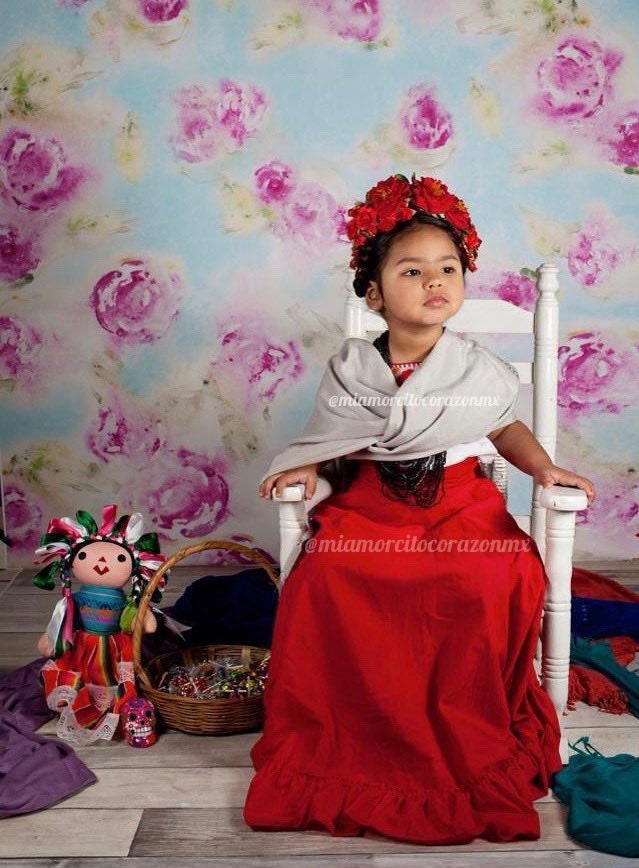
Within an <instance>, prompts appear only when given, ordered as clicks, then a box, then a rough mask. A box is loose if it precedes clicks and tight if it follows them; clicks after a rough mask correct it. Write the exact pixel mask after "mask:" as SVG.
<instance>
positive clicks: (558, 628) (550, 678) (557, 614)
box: [541, 509, 575, 724]
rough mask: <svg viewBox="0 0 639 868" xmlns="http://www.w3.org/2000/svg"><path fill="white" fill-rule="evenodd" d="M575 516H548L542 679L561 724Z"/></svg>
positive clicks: (565, 694) (567, 665)
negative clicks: (546, 585)
mask: <svg viewBox="0 0 639 868" xmlns="http://www.w3.org/2000/svg"><path fill="white" fill-rule="evenodd" d="M574 538H575V513H574V512H569V511H566V512H561V511H559V510H553V509H549V510H548V511H547V514H546V559H545V567H546V573H547V575H548V580H549V581H548V587H547V588H546V598H545V602H544V616H543V620H542V657H541V680H542V685H543V687H544V689H545V690H546V691H547V693H548V695H549V696H550V698H551V699H552V702H553V705H554V706H555V709H556V710H557V716H558V717H559V722H560V724H561V722H562V720H561V718H562V715H563V713H564V711H565V708H566V702H567V699H568V676H569V669H570V608H571V607H570V603H571V599H570V592H571V586H570V582H571V578H572V551H573V542H574Z"/></svg>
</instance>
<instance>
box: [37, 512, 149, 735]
mask: <svg viewBox="0 0 639 868" xmlns="http://www.w3.org/2000/svg"><path fill="white" fill-rule="evenodd" d="M165 560H166V558H165V556H164V555H162V554H160V549H159V543H158V538H157V534H155V533H143V519H142V516H141V515H140V513H133V514H132V515H123V516H121V517H120V518H118V517H117V508H116V506H115V505H114V504H108V505H106V506H104V507H103V509H102V516H101V520H100V524H99V525H98V524H97V522H96V521H95V519H94V518H93V517H92V516H91V515H90V514H89V513H88V512H85V511H83V510H79V511H78V512H76V515H75V520H74V519H72V518H68V517H63V518H52V519H51V520H50V522H49V525H48V527H47V532H46V533H45V534H44V536H43V537H42V539H41V540H40V547H39V548H38V549H37V550H36V557H35V563H37V564H44V565H45V566H44V567H43V569H41V570H40V572H38V573H37V575H36V576H35V577H34V579H33V582H34V584H35V585H36V586H37V587H39V588H45V589H46V590H52V589H53V587H54V586H55V577H56V576H57V575H59V576H60V578H61V584H62V599H61V600H60V601H59V602H58V604H57V605H56V607H55V609H54V611H53V615H52V617H51V620H50V622H49V625H48V627H47V630H46V633H44V635H43V636H42V637H41V638H40V640H39V642H38V651H39V652H40V653H41V654H42V655H43V656H47V657H50V658H51V659H49V660H48V661H47V662H46V663H45V664H44V666H43V667H42V671H41V679H42V683H43V686H44V691H45V695H46V700H47V705H48V706H49V708H51V709H52V710H53V711H56V712H59V714H60V718H59V721H58V728H57V733H58V735H59V736H60V738H63V739H65V740H66V741H70V742H72V743H75V744H88V743H90V742H93V741H96V740H97V739H105V740H109V739H111V738H112V737H113V735H114V734H115V733H116V732H118V733H119V734H121V733H122V731H123V728H122V727H120V726H119V724H120V715H121V712H122V710H123V708H124V706H125V705H126V703H127V702H128V701H129V700H132V699H135V698H136V696H137V694H136V690H135V678H134V672H133V655H132V644H131V633H132V632H133V628H134V626H135V620H136V618H137V607H138V605H139V602H140V599H141V597H142V594H143V592H144V589H145V587H146V586H147V584H148V582H149V580H150V579H151V577H152V576H153V574H154V572H155V571H156V570H157V569H158V568H159V567H160V565H161V564H162V563H163V562H164V561H165ZM129 581H130V582H131V590H130V591H129V593H128V594H125V588H126V586H127V584H128V583H129ZM72 583H76V584H75V590H73V591H72ZM165 583H166V575H164V576H163V577H162V579H161V580H160V582H159V584H158V587H157V588H156V590H155V591H154V594H153V597H152V599H151V602H152V603H158V602H159V601H160V600H161V598H162V593H163V590H164V586H165ZM156 626H157V622H156V618H155V615H154V614H153V612H152V611H151V608H149V609H148V610H147V612H146V616H145V620H144V628H143V629H144V632H145V633H152V632H154V631H155V629H156Z"/></svg>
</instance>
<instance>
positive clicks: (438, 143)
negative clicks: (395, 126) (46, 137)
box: [400, 84, 453, 150]
mask: <svg viewBox="0 0 639 868" xmlns="http://www.w3.org/2000/svg"><path fill="white" fill-rule="evenodd" d="M400 123H401V127H402V130H403V132H404V135H405V137H406V140H407V142H408V143H409V144H410V145H412V147H414V148H418V149H419V150H426V149H429V148H439V147H442V146H443V145H445V144H446V142H447V141H448V140H449V139H450V137H451V136H452V134H453V122H452V118H451V116H450V114H449V113H448V112H447V111H446V109H444V108H442V106H440V105H439V103H438V102H437V101H436V100H435V99H434V97H433V93H432V91H431V89H430V88H428V87H427V86H426V85H422V84H417V85H414V86H413V87H411V88H409V90H408V93H407V95H406V99H405V100H404V106H403V108H402V111H401V114H400Z"/></svg>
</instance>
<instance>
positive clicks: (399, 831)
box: [244, 458, 562, 844]
mask: <svg viewBox="0 0 639 868" xmlns="http://www.w3.org/2000/svg"><path fill="white" fill-rule="evenodd" d="M360 463H361V467H360V468H359V473H358V476H357V477H356V479H355V480H354V481H353V482H352V483H351V484H350V486H349V488H348V490H347V491H346V492H344V493H341V494H333V495H331V497H329V498H328V499H327V500H325V501H323V502H322V503H320V504H319V505H318V506H317V507H316V508H315V510H314V512H313V514H312V516H313V521H312V528H313V532H312V540H313V546H314V547H315V550H314V551H311V550H310V549H309V546H308V543H307V548H306V550H305V551H304V552H303V553H302V554H301V556H300V557H299V558H298V560H297V562H296V564H295V566H294V567H293V569H292V570H291V573H290V575H289V577H288V579H287V580H286V582H285V584H284V586H283V588H282V593H281V596H280V600H279V604H278V609H277V615H276V619H275V624H274V630H273V640H272V647H271V662H270V667H269V679H268V682H267V686H266V689H265V693H264V708H265V721H264V729H263V732H262V734H261V736H260V738H259V739H258V741H257V742H256V743H255V745H254V746H253V749H252V750H251V760H252V762H253V766H254V769H255V774H254V776H253V778H252V780H251V783H250V786H249V789H248V793H247V796H246V801H245V805H244V819H245V821H246V823H247V824H248V825H249V826H250V827H251V828H253V829H256V830H262V831H279V830H302V829H316V830H325V831H328V832H330V834H331V835H334V836H346V835H350V836H352V835H363V834H364V833H365V832H367V831H370V832H373V833H377V834H380V835H383V836H385V837H388V838H393V839H397V840H400V841H408V842H413V843H420V844H464V843H469V842H470V841H472V840H473V839H474V838H476V837H480V838H484V839H486V840H488V841H515V840H519V839H530V840H535V839H537V838H539V835H540V825H539V817H538V814H537V812H536V810H535V808H534V806H533V804H532V802H533V801H534V800H536V799H538V798H540V797H542V796H545V795H546V794H547V792H548V788H549V786H550V782H551V778H552V775H553V774H554V773H555V772H556V771H558V770H559V769H560V768H561V767H562V763H561V759H560V756H559V740H560V729H559V723H558V720H557V714H556V712H555V709H554V706H553V705H552V702H551V700H550V698H549V696H548V695H547V694H546V692H545V691H544V690H543V688H542V687H541V685H540V683H539V679H538V677H537V674H536V672H535V670H534V668H533V658H534V655H535V650H536V645H537V638H538V635H539V628H540V622H541V613H542V605H543V601H544V592H545V587H546V581H547V578H546V574H545V571H544V567H543V563H542V561H541V558H540V556H539V552H538V550H537V548H536V546H535V543H534V541H533V540H532V539H531V537H529V536H528V535H527V534H526V533H524V532H523V531H521V530H520V529H519V527H518V526H517V524H516V522H515V520H514V519H513V518H512V516H510V514H509V513H508V512H507V511H506V509H505V506H504V501H503V498H502V496H501V494H500V493H499V491H498V490H497V488H496V486H495V485H494V483H493V482H491V481H490V480H488V479H487V478H486V477H484V476H483V475H482V473H481V470H480V468H479V465H478V462H477V460H476V459H475V458H467V459H466V460H464V461H462V462H459V463H458V464H453V465H450V466H449V467H447V468H445V470H444V478H443V496H441V497H440V499H439V501H438V502H437V503H436V504H434V505H433V506H431V507H429V508H420V507H417V506H413V505H410V504H408V503H406V502H402V501H396V500H391V499H390V498H388V497H386V496H385V495H384V494H383V493H382V491H381V485H380V481H379V478H378V476H377V471H376V469H375V467H374V465H373V462H372V461H362V462H360ZM322 540H324V541H327V542H324V543H323V544H322V543H321V541H322ZM349 540H350V541H351V542H350V543H349V544H348V545H347V541H349ZM354 540H360V541H362V542H360V543H358V544H357V545H359V547H360V550H359V551H357V550H356V549H355V544H354V543H353V541H354ZM328 541H332V542H328ZM491 541H493V542H492V543H491ZM382 543H383V544H382ZM349 548H350V550H348V549H349ZM411 548H412V550H411ZM402 549H403V550H402Z"/></svg>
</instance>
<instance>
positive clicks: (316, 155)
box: [0, 0, 639, 565]
mask: <svg viewBox="0 0 639 868" xmlns="http://www.w3.org/2000/svg"><path fill="white" fill-rule="evenodd" d="M638 38H639V4H637V3H636V0H488V2H486V0H436V2H432V3H431V2H424V0H402V2H399V0H282V2H280V0H275V2H268V3H264V2H261V0H21V2H20V3H5V4H3V10H2V31H1V33H0V49H1V56H0V390H1V402H2V412H1V422H0V438H1V440H0V443H1V448H2V481H3V497H4V516H5V521H6V532H7V534H8V535H9V536H10V538H11V539H12V541H13V547H12V548H11V549H10V550H9V551H8V553H7V558H8V563H9V565H21V564H28V563H30V561H31V558H32V552H33V548H34V547H35V546H36V545H37V542H38V538H39V535H40V534H41V533H42V531H43V529H44V527H45V526H46V522H47V520H48V518H49V517H50V516H52V515H62V514H69V513H71V512H73V511H75V510H76V509H78V508H84V509H88V510H90V511H94V512H97V511H98V510H99V508H100V506H101V505H102V504H103V503H105V502H110V501H113V502H117V503H118V505H119V506H120V507H121V508H122V509H127V510H129V509H136V510H140V511H141V512H143V513H144V515H145V517H146V519H147V522H148V525H149V526H151V527H153V528H155V529H156V530H157V531H158V532H159V534H160V535H161V538H162V540H163V549H164V550H165V551H171V550H175V549H176V548H178V547H180V546H182V545H184V544H187V543H191V542H196V541H198V540H200V539H201V538H203V537H216V538H220V537H224V538H230V539H234V540H236V541H239V542H245V543H247V544H248V545H251V546H257V547H259V548H260V549H262V550H263V551H265V552H267V553H268V554H269V556H271V557H273V558H274V559H276V557H277V546H278V538H277V525H276V515H275V512H276V509H275V508H274V507H273V506H272V504H268V503H266V502H264V501H262V500H261V499H260V498H259V497H258V496H257V493H256V485H257V481H258V479H259V477H260V476H261V475H262V473H263V472H264V471H265V469H266V468H267V467H268V465H269V463H270V461H271V458H272V457H273V455H274V454H275V453H277V452H279V451H280V450H281V449H282V448H283V447H284V446H285V445H286V443H287V442H288V441H289V440H290V439H291V438H292V437H293V436H294V434H295V433H297V432H298V431H299V430H300V429H301V427H302V426H303V424H304V422H305V421H306V418H307V417H308V415H309V413H310V411H311V408H312V403H313V398H314V394H315V389H316V387H317V384H318V383H319V379H320V377H321V374H322V371H323V368H324V364H325V362H326V360H327V358H328V357H329V356H330V355H331V354H332V353H334V352H336V351H337V349H338V348H339V346H340V344H341V342H342V340H343V334H342V330H341V322H342V299H343V295H344V291H345V289H344V288H345V285H346V281H347V280H348V274H349V272H348V270H347V262H348V258H349V257H348V246H347V243H346V238H345V232H344V221H345V211H346V209H347V208H348V207H350V205H351V204H352V203H353V202H354V201H355V200H357V199H358V198H361V196H362V194H363V192H364V191H365V190H366V189H367V188H368V187H369V186H370V185H371V184H372V183H374V182H375V181H376V180H378V179H379V178H382V177H386V176H387V175H389V174H391V173H393V172H402V173H404V174H407V175H410V174H411V173H412V172H416V173H418V174H420V173H421V174H434V175H436V176H438V177H441V178H442V179H443V180H444V181H445V182H446V183H447V184H449V185H450V187H451V189H453V190H454V191H455V192H456V193H457V194H458V195H460V196H461V197H462V198H463V199H464V200H465V202H466V203H467V205H468V207H469V209H470V211H471V214H472V216H473V220H474V222H475V224H476V225H477V227H478V231H479V233H480V235H481V236H482V238H483V245H482V249H481V251H480V258H479V269H478V271H477V272H475V273H473V274H471V273H469V274H468V275H467V288H468V296H469V297H478V296H484V297H499V298H505V299H508V300H510V301H512V302H514V303H515V304H518V305H521V306H523V307H526V308H528V309H531V308H532V305H533V303H534V284H533V282H532V279H531V277H532V276H533V271H534V269H535V268H536V267H537V266H538V265H539V263H541V262H544V261H551V262H555V263H556V264H557V265H558V266H559V277H560V284H561V317H560V344H561V348H560V353H559V362H560V375H561V383H560V392H559V424H560V428H559V448H558V456H557V459H558V462H559V463H561V464H563V465H564V466H568V467H572V468H573V469H575V470H578V471H580V472H582V473H583V474H585V475H587V476H590V477H591V478H592V479H593V481H594V482H595V484H596V486H597V489H598V497H597V499H596V501H595V503H594V504H593V506H592V508H591V509H589V510H588V511H587V512H584V513H583V514H580V515H579V517H578V532H577V553H578V555H580V556H581V557H602V556H604V557H605V556H615V557H633V556H637V553H638V548H637V534H638V532H639V487H638V484H637V469H636V463H635V462H636V460H637V450H636V445H637V434H636V432H637V406H638V403H639V401H638V398H639V340H638V329H637V322H636V318H635V315H636V302H637V296H638V295H639V281H638V280H637V276H638V275H637V272H638V270H639V269H638V266H639V224H638V214H637V209H636V202H637V190H638V189H639V177H638V176H639V94H638V93H637V82H638V81H639V62H638V61H637V45H638ZM518 485H519V488H518ZM526 493H527V491H526V489H525V487H524V488H522V487H521V481H520V483H514V484H513V495H512V500H513V504H512V506H513V509H514V511H517V506H519V507H520V508H521V507H522V506H523V505H524V504H521V503H517V502H516V501H517V500H518V498H519V500H522V499H523V500H525V495H526ZM215 557H216V558H218V561H214V559H210V560H209V561H208V562H222V561H224V559H225V558H226V561H228V562H230V561H231V559H232V557H233V556H232V555H226V556H225V555H224V554H219V553H216V554H215ZM203 562H205V561H204V560H203Z"/></svg>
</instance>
